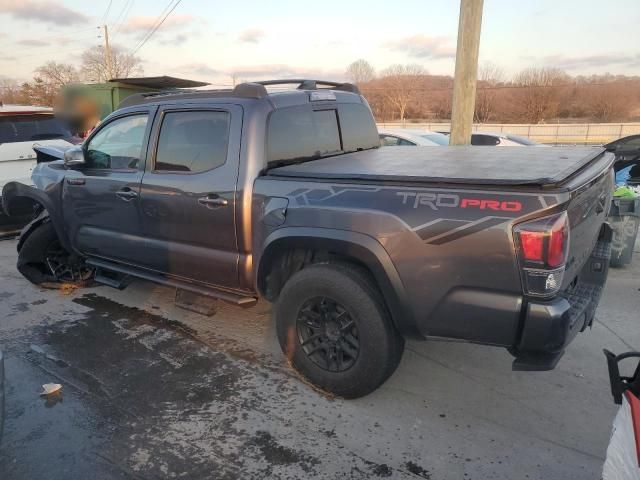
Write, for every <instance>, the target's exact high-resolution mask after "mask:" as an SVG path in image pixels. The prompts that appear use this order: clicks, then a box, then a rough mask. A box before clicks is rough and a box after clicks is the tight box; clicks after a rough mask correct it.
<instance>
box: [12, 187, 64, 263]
mask: <svg viewBox="0 0 640 480" xmlns="http://www.w3.org/2000/svg"><path fill="white" fill-rule="evenodd" d="M54 198H59V196H58V195H56V194H55V193H54V192H46V191H43V190H39V189H37V188H35V187H30V186H29V185H24V184H23V183H20V182H9V183H7V184H6V185H5V186H4V188H3V189H2V209H3V210H4V213H5V214H6V215H7V216H12V215H20V214H24V213H25V209H26V208H27V207H30V208H33V204H34V203H36V204H39V205H40V206H41V207H42V208H43V209H44V211H45V212H46V217H47V218H49V219H50V220H51V222H52V224H53V227H54V229H55V230H56V233H57V234H58V238H59V240H60V243H61V245H62V246H63V247H64V248H65V249H67V250H68V251H72V249H71V245H70V242H69V239H68V237H67V235H66V232H65V230H64V223H63V220H64V219H63V216H62V211H61V208H60V205H59V203H58V202H54V201H53V199H54ZM42 221H43V215H40V216H38V218H36V219H35V220H34V221H32V222H31V223H30V224H29V225H28V226H27V227H25V228H24V229H23V231H22V233H21V234H20V240H19V242H18V248H19V247H20V245H22V243H23V242H24V240H25V239H26V238H27V237H28V236H29V235H30V233H31V232H32V231H33V230H34V228H35V226H37V225H39V223H42Z"/></svg>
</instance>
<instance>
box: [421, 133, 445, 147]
mask: <svg viewBox="0 0 640 480" xmlns="http://www.w3.org/2000/svg"><path fill="white" fill-rule="evenodd" d="M420 136H421V137H422V138H426V139H427V140H429V141H431V142H433V143H437V144H438V145H449V137H447V136H446V135H441V134H439V133H428V134H426V135H420Z"/></svg>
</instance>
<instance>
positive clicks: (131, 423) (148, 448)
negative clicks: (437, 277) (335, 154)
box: [0, 240, 640, 480]
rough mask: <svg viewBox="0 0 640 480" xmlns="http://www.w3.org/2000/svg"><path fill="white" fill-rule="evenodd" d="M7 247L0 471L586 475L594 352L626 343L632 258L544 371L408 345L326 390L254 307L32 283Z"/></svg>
mask: <svg viewBox="0 0 640 480" xmlns="http://www.w3.org/2000/svg"><path fill="white" fill-rule="evenodd" d="M15 248H16V242H15V241H14V240H5V241H0V348H2V349H3V350H4V351H5V356H6V358H5V369H6V422H5V427H4V436H3V438H2V441H1V443H0V479H12V480H22V479H29V480H31V479H36V478H47V479H70V478H74V479H75V478H92V479H112V478H123V479H151V478H189V479H197V478H214V479H226V478H228V479H232V478H243V479H253V478H255V479H263V478H291V479H298V478H327V479H334V478H354V479H364V478H378V477H380V478H384V477H387V478H401V479H404V478H427V479H433V480H439V479H545V480H546V479H567V480H568V479H580V480H582V479H597V478H600V473H601V471H602V463H603V461H604V456H605V452H606V446H607V443H608V440H609V435H610V430H611V422H612V420H613V416H614V414H615V412H616V406H615V405H614V404H613V402H612V399H611V395H610V392H609V385H608V377H607V371H606V365H605V360H604V356H603V354H602V349H603V348H608V349H610V350H612V351H614V352H615V353H620V352H623V351H627V350H631V349H635V350H638V349H640V328H638V323H639V322H640V315H639V314H638V312H640V291H639V289H640V255H639V254H637V255H636V258H635V261H634V264H633V265H632V266H630V267H628V268H626V269H619V270H611V271H610V275H609V281H608V283H607V287H606V291H605V294H604V297H603V299H602V302H601V305H600V308H599V309H598V314H597V321H596V322H595V324H594V326H593V329H592V330H590V331H586V332H585V333H582V334H580V335H579V336H578V337H577V339H576V340H575V341H574V342H573V343H572V344H571V345H570V346H569V349H568V351H567V353H566V355H565V356H564V358H563V359H562V360H561V362H560V364H559V365H558V367H557V368H556V369H555V370H554V371H552V372H535V373H530V372H512V371H511V368H510V367H511V360H512V358H511V356H510V355H509V354H508V353H507V352H506V351H504V350H503V349H499V348H491V347H483V346H478V345H470V344H465V343H449V342H434V341H429V342H418V341H409V342H408V343H407V348H406V351H405V355H404V358H403V360H402V363H401V365H400V367H399V368H398V370H397V372H396V373H395V374H394V375H393V376H392V377H391V379H390V380H389V381H388V382H387V383H386V384H385V385H383V386H382V388H380V389H379V390H377V391H376V392H374V393H373V394H371V395H369V396H367V397H364V398H361V399H358V400H342V399H338V398H332V397H330V396H327V395H325V394H323V393H321V392H318V391H316V390H314V389H313V388H311V387H310V386H308V385H307V384H306V383H305V382H304V381H303V380H302V379H300V378H299V377H298V375H296V373H295V372H294V371H292V370H291V368H290V367H289V366H288V365H287V363H286V361H285V360H284V358H283V356H282V355H281V353H280V350H279V347H278V345H277V341H276V338H275V331H274V326H273V323H272V320H271V315H270V305H269V304H267V303H262V302H261V303H258V305H256V306H255V307H252V308H250V309H246V310H243V309H240V308H238V307H233V306H230V305H226V304H223V303H219V304H216V305H215V308H216V310H217V311H216V313H215V314H214V315H213V316H211V317H209V316H206V315H201V314H197V313H193V312H189V311H186V310H183V309H181V308H178V307H176V306H175V304H174V302H173V300H174V291H173V290H171V289H168V288H165V287H159V286H156V285H152V284H149V283H146V282H142V281H139V282H138V281H137V282H134V283H133V284H132V285H131V286H130V287H129V288H128V289H126V290H124V291H118V290H114V289H111V288H109V287H103V286H100V287H95V288H89V289H79V290H64V291H62V290H45V289H40V288H37V287H34V286H32V285H31V284H29V283H28V282H26V281H25V280H24V279H23V278H22V276H21V275H20V274H19V273H18V272H17V271H16V269H15V261H16V251H15ZM426 288H428V287H426ZM44 383H60V384H62V385H63V388H62V393H61V395H58V396H55V397H52V398H48V399H47V398H43V397H40V396H39V391H40V390H41V389H42V384H44Z"/></svg>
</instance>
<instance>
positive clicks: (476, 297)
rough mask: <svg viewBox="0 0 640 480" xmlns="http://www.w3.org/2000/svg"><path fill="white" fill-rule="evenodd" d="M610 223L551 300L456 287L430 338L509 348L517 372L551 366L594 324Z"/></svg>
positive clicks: (436, 316) (605, 267) (441, 309)
mask: <svg viewBox="0 0 640 480" xmlns="http://www.w3.org/2000/svg"><path fill="white" fill-rule="evenodd" d="M610 237H611V231H610V228H609V227H608V225H607V226H606V227H604V228H603V234H602V235H601V237H600V239H599V241H598V242H597V243H596V246H595V248H594V249H593V251H592V252H591V255H590V257H589V258H588V259H587V261H586V262H585V264H584V266H583V268H582V269H581V271H580V273H579V275H578V276H577V277H575V278H574V279H572V282H571V284H570V286H569V287H568V288H566V289H565V291H562V292H561V293H559V294H557V295H556V296H555V297H553V298H551V299H547V300H544V299H533V298H525V297H523V296H522V295H518V294H513V293H501V292H495V291H492V290H485V289H472V288H457V289H454V290H453V291H451V292H450V293H449V294H448V295H447V296H446V297H445V298H444V299H443V300H442V302H441V303H440V304H439V305H438V307H437V308H436V310H435V312H434V314H433V315H432V316H431V317H430V318H429V325H430V327H431V329H430V331H428V332H427V333H426V334H425V336H427V337H429V336H433V337H445V338H455V339H462V340H467V341H470V342H474V343H481V344H486V345H496V346H502V347H506V348H507V349H508V350H509V352H510V353H512V354H513V356H514V357H515V360H514V362H513V369H514V370H552V369H553V368H554V367H555V366H556V365H557V363H558V361H559V360H560V358H561V357H562V355H563V354H564V351H565V348H566V347H567V345H568V344H569V343H570V342H571V341H572V340H573V339H574V338H575V336H576V335H577V334H578V332H581V331H582V330H584V329H585V328H587V327H588V326H590V325H591V324H592V322H593V319H594V317H595V311H596V308H597V306H598V303H599V302H600V296H601V294H602V291H603V289H604V284H605V282H606V279H607V274H608V270H609V258H610V256H611V239H610Z"/></svg>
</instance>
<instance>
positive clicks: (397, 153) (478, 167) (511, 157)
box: [269, 146, 604, 186]
mask: <svg viewBox="0 0 640 480" xmlns="http://www.w3.org/2000/svg"><path fill="white" fill-rule="evenodd" d="M603 153H604V150H603V149H602V148H598V147H552V148H521V147H500V148H490V147H477V146H469V147H463V146H452V147H448V146H443V147H386V148H385V147H383V148H379V149H375V150H367V151H363V152H355V153H348V154H344V155H336V156H333V157H327V158H323V159H318V160H313V161H307V162H304V163H299V164H294V165H287V166H284V167H279V168H274V169H272V170H270V171H269V174H270V175H276V176H285V177H303V178H326V179H347V180H365V181H378V180H388V181H401V182H426V183H462V184H473V185H535V186H552V185H558V184H560V183H563V182H564V181H565V180H567V179H568V178H569V177H571V176H573V175H574V174H575V173H577V172H579V171H580V170H582V168H583V167H585V166H586V165H588V164H589V163H591V162H592V161H593V160H595V159H596V158H598V157H600V156H601V155H602V154H603Z"/></svg>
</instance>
